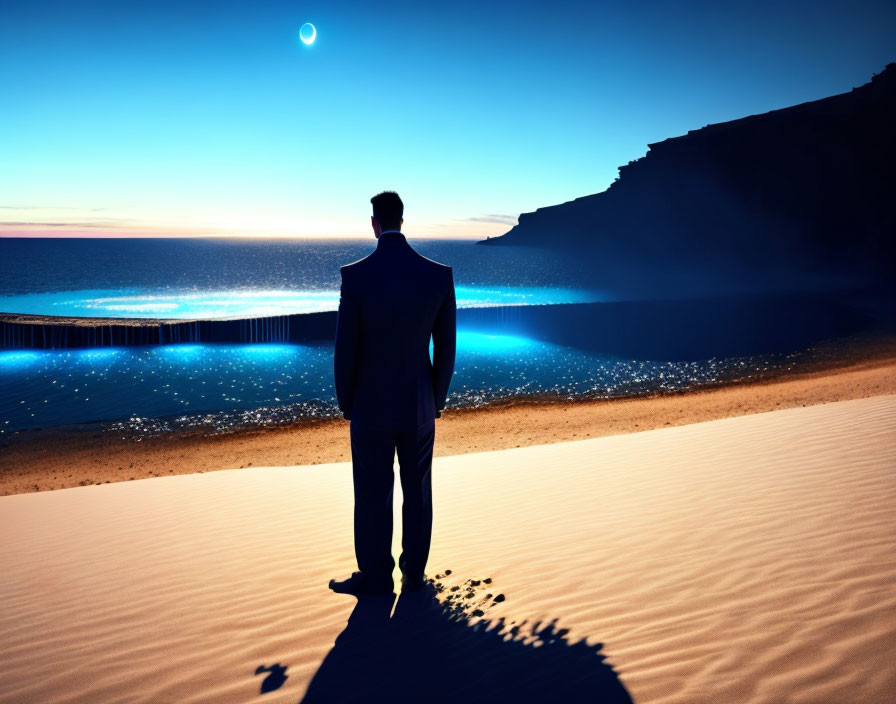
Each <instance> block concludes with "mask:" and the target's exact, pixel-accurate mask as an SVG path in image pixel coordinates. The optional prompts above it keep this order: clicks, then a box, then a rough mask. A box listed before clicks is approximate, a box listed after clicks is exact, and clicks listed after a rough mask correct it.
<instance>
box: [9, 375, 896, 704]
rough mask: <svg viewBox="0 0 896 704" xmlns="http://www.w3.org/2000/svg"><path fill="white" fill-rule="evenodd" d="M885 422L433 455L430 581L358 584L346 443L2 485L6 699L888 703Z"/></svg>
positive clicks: (708, 428)
mask: <svg viewBox="0 0 896 704" xmlns="http://www.w3.org/2000/svg"><path fill="white" fill-rule="evenodd" d="M849 374H861V372H850V373H849ZM855 378H858V377H853V376H850V377H849V379H855ZM894 438H896V395H893V394H890V395H877V396H875V395H872V396H870V397H868V398H864V399H858V400H849V401H839V402H834V403H826V404H821V405H814V406H807V407H805V408H803V407H798V408H790V409H786V410H777V411H772V412H767V413H754V414H751V415H745V416H741V417H731V418H724V419H720V420H713V421H709V422H699V423H691V424H688V425H682V426H680V427H666V428H661V429H656V430H650V431H646V432H638V433H629V434H622V435H614V436H611V437H603V438H594V439H588V440H576V441H573V442H557V443H555V444H551V445H537V446H532V447H521V448H518V449H517V448H514V449H508V450H500V451H490V452H474V453H470V454H465V455H455V456H450V457H445V456H442V457H439V458H437V459H436V461H435V465H434V483H435V487H434V488H435V496H436V500H437V503H436V523H435V532H434V540H433V552H432V556H431V560H430V568H431V572H430V573H431V575H433V576H436V575H438V579H436V583H437V584H438V585H439V589H441V590H442V591H441V592H440V593H439V594H437V595H436V598H435V599H432V598H430V597H421V598H419V599H415V598H414V597H406V596H403V597H401V598H399V599H398V602H397V603H393V602H392V600H391V599H388V600H386V601H377V600H374V601H372V602H371V601H369V600H365V601H362V602H360V605H359V606H358V608H355V607H356V601H355V599H353V598H350V597H345V596H340V595H335V594H332V593H331V592H329V591H328V590H327V587H326V584H327V580H328V579H329V578H330V577H333V576H336V575H342V574H347V573H348V572H349V571H350V570H351V568H352V566H353V554H352V539H351V521H350V516H351V505H352V493H351V473H350V465H349V464H347V463H336V464H325V465H317V466H295V467H253V468H250V469H237V470H231V471H219V472H210V473H205V474H191V475H184V476H173V477H165V478H158V479H150V480H145V481H134V482H117V483H112V484H103V485H101V486H87V487H79V488H73V489H65V490H60V491H51V492H39V493H30V494H21V495H17V496H6V497H3V498H2V499H0V526H2V533H3V536H4V540H3V541H2V545H0V574H2V575H3V576H2V578H0V603H2V604H3V608H2V611H0V628H2V631H3V633H4V638H3V643H2V646H0V663H2V664H0V674H2V677H0V701H3V702H10V703H12V702H15V703H16V704H19V703H22V702H85V701H90V702H175V701H176V702H210V701H214V702H246V701H254V700H256V699H258V698H261V700H262V701H271V702H298V701H308V702H313V701H371V700H372V701H377V700H378V699H377V697H379V698H380V699H382V700H388V701H394V700H396V699H397V700H399V701H403V700H404V699H402V697H401V696H398V691H397V690H395V689H389V690H386V689H385V687H386V686H387V683H388V686H389V687H390V688H392V687H394V679H393V678H394V677H395V676H396V675H397V674H398V673H399V672H400V671H401V670H400V667H399V665H400V663H401V662H404V661H409V662H410V663H411V664H412V665H414V666H416V667H417V668H422V669H418V670H417V672H418V674H419V677H420V678H421V679H420V680H419V681H418V684H419V685H420V686H421V689H419V690H415V691H414V695H413V697H410V698H408V699H407V700H408V701H490V702H494V701H507V700H508V699H507V697H510V698H511V699H517V700H519V701H527V700H528V701H531V700H532V697H535V698H537V699H538V700H539V701H544V700H546V699H545V698H544V697H548V696H551V694H553V697H554V698H553V700H555V701H583V700H584V701H605V702H609V701H612V702H621V701H635V702H638V703H639V704H642V703H653V702H662V703H669V704H671V703H672V702H681V703H685V702H686V703H688V704H693V703H694V702H755V703H759V702H765V703H769V704H771V703H776V704H777V703H781V702H807V703H808V702H811V703H814V704H817V703H818V702H865V703H879V704H884V703H885V702H889V701H891V700H892V699H891V697H892V692H893V691H894V690H896V671H894V669H893V667H892V652H893V649H894V646H896V617H894V614H896V608H894V607H896V589H894V584H896V562H894V560H893V555H894V547H896V531H894V526H896V483H894V482H893V471H894V468H896V443H894V442H893V440H894ZM396 540H397V536H396ZM448 570H450V571H451V573H450V574H447V573H448ZM485 579H489V580H490V582H488V583H486V582H485V581H484V580H485ZM468 580H473V581H472V582H471V581H468ZM476 581H478V582H479V583H478V584H475V582H476ZM455 586H456V587H458V589H457V590H456V591H452V590H451V589H452V587H455ZM467 593H471V594H472V596H471V597H469V598H467V597H466V596H465V595H466V594H467ZM498 595H501V596H502V597H503V598H502V599H498V598H496V597H498ZM453 603H459V604H460V606H454V607H452V604H453ZM390 615H391V617H390ZM350 617H351V619H350ZM349 619H350V620H349ZM477 624H478V625H477ZM343 631H345V632H344V633H343ZM340 634H342V636H341V637H339V636H340ZM337 637H339V638H338V640H337ZM371 653H373V654H371ZM377 653H379V656H377V655H376V654H377ZM421 653H425V656H421ZM365 654H366V655H365ZM359 668H360V669H359ZM365 668H368V670H365ZM358 672H361V673H365V672H366V673H367V674H369V675H371V676H373V679H372V680H369V681H368V682H367V683H366V685H364V686H362V681H363V678H359V677H357V676H356V677H352V676H350V674H351V673H355V674H357V673H358ZM256 673H258V674H256ZM266 689H267V690H270V692H269V693H266V694H262V692H263V691H265V690H266ZM371 693H375V694H376V697H373V698H372V697H371ZM380 695H382V696H380Z"/></svg>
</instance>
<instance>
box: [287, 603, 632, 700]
mask: <svg viewBox="0 0 896 704" xmlns="http://www.w3.org/2000/svg"><path fill="white" fill-rule="evenodd" d="M464 596H465V592H463V591H460V592H457V593H456V598H454V599H447V600H441V601H440V600H439V599H437V598H436V593H435V591H434V590H433V589H432V588H427V589H425V590H423V591H422V592H417V593H414V594H410V595H406V594H403V595H401V596H399V598H398V603H397V604H395V612H394V614H393V615H392V616H391V618H390V612H391V611H392V606H393V604H394V599H395V597H394V595H392V596H389V597H362V598H360V599H359V600H358V603H357V605H356V606H355V610H354V611H353V612H352V614H351V617H350V618H349V620H348V624H347V625H346V628H345V630H344V631H343V632H342V633H341V634H340V636H339V637H338V638H337V639H336V643H335V645H334V647H333V649H332V650H331V651H330V653H329V654H328V655H327V657H326V658H325V659H324V661H323V663H321V666H320V669H319V670H318V671H317V673H316V674H315V676H314V678H313V679H312V680H311V683H310V685H309V686H308V690H307V692H306V694H305V697H304V699H302V702H304V703H306V704H312V703H316V702H378V701H383V702H464V703H465V704H475V703H476V702H489V703H490V704H494V703H495V702H502V701H520V702H593V703H606V704H631V703H632V698H631V696H630V695H629V694H628V692H627V691H626V689H625V687H624V686H623V685H622V683H621V682H620V680H619V679H618V677H617V676H616V673H615V672H614V671H613V669H612V667H610V665H608V664H607V663H606V662H605V658H604V656H603V655H602V654H601V648H602V645H601V644H599V643H598V644H595V645H589V644H588V643H586V642H585V641H584V640H579V641H575V642H573V641H571V640H569V639H568V638H567V631H566V630H564V629H561V628H558V626H557V623H556V621H551V622H548V623H545V622H537V623H526V622H523V623H520V624H508V623H506V622H505V620H504V619H503V618H498V619H496V620H478V619H477V616H479V615H486V616H487V614H484V611H483V609H485V610H486V611H487V610H488V609H489V604H494V601H493V600H492V599H490V598H489V599H488V600H487V601H488V602H489V604H485V603H483V602H484V601H486V600H485V599H482V598H480V599H479V603H474V599H472V598H469V599H466V598H464ZM474 596H477V595H475V594H474ZM488 597H491V594H489V595H488ZM501 598H503V597H501ZM477 606H478V607H480V608H474V607H477Z"/></svg>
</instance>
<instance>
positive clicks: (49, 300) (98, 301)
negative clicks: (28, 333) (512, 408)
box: [0, 285, 606, 320]
mask: <svg viewBox="0 0 896 704" xmlns="http://www.w3.org/2000/svg"><path fill="white" fill-rule="evenodd" d="M456 293H457V304H458V306H459V307H462V308H469V307H477V306H508V305H532V304H540V303H586V302H592V301H599V300H604V299H605V298H606V297H605V296H601V295H600V294H598V293H597V292H592V291H588V290H585V289H573V288H562V287H545V286H542V287H536V286H464V285H459V286H457V287H456ZM338 305H339V291H338V290H319V291H300V290H289V289H275V290H252V289H248V290H239V289H234V290H229V291H201V292H193V291H181V292H169V291H164V290H163V291H152V290H143V291H141V290H138V289H94V290H85V291H56V292H44V293H26V294H19V295H14V296H0V311H2V312H4V313H29V314H32V315H59V316H78V317H102V318H172V319H180V320H185V319H197V318H200V319H202V318H234V317H241V318H257V317H264V316H270V315H287V314H292V313H314V312H318V311H328V310H336V308H337V307H338Z"/></svg>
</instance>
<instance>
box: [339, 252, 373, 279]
mask: <svg viewBox="0 0 896 704" xmlns="http://www.w3.org/2000/svg"><path fill="white" fill-rule="evenodd" d="M371 256H372V255H370V254H368V255H367V256H366V257H362V258H361V259H358V260H357V261H354V262H350V263H348V264H343V265H342V266H341V267H339V271H340V272H341V273H342V275H343V276H345V275H346V274H348V275H349V276H351V275H352V274H354V273H355V272H357V271H359V270H360V269H362V268H364V267H365V266H367V264H368V263H369V262H370V257H371Z"/></svg>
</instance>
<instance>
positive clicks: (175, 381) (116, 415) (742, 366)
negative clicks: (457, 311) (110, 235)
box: [0, 331, 770, 434]
mask: <svg viewBox="0 0 896 704" xmlns="http://www.w3.org/2000/svg"><path fill="white" fill-rule="evenodd" d="M332 354H333V350H332V346H330V345H280V344H263V345H212V344H202V345H171V346H163V347H126V348H102V349H88V350H28V351H16V350H6V351H0V434H8V433H9V432H11V431H15V430H20V429H25V428H35V427H50V426H57V425H68V424H75V423H88V422H93V421H119V422H121V424H122V427H123V428H125V429H126V430H127V431H128V432H134V433H138V434H139V433H145V432H155V431H163V430H169V429H172V428H176V427H201V428H205V429H208V430H209V431H211V432H219V431H222V430H226V429H229V428H233V427H237V426H240V427H242V426H252V425H268V424H272V423H282V422H290V421H293V420H295V419H297V418H302V417H309V416H330V415H335V414H336V407H335V394H334V390H333V384H332V369H333V358H332ZM769 364H770V363H769V362H768V361H767V360H762V359H727V360H705V361H702V362H675V363H673V362H668V363H664V362H636V361H630V360H623V359H619V358H615V357H610V356H605V355H597V354H593V353H589V352H586V351H582V350H577V349H570V348H565V347H559V346H557V345H553V344H549V343H546V342H541V341H538V340H534V339H530V338H526V337H518V336H508V335H492V334H488V333H483V332H472V331H461V332H460V333H459V334H458V356H457V371H456V373H455V376H454V379H453V381H452V385H451V393H450V396H449V406H475V405H479V404H482V403H488V402H493V401H497V400H501V399H508V398H515V397H519V396H521V395H532V394H536V395H537V394H548V395H551V396H557V397H562V398H576V397H607V396H616V395H623V394H628V393H633V392H648V391H656V390H661V389H676V388H684V387H688V386H693V385H696V384H701V383H706V382H712V381H716V380H719V379H723V378H732V377H744V376H750V375H753V374H758V373H761V372H762V371H764V370H765V369H767V368H768V367H769Z"/></svg>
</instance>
